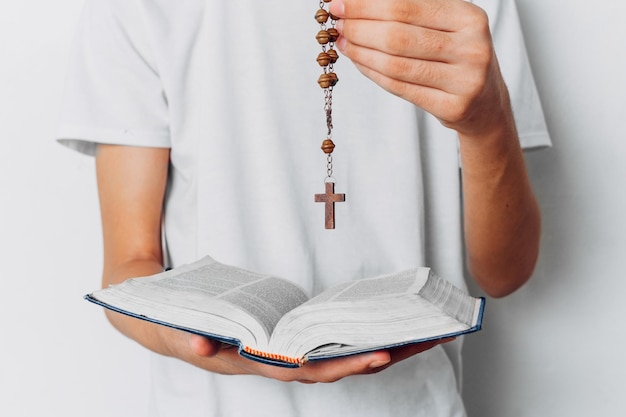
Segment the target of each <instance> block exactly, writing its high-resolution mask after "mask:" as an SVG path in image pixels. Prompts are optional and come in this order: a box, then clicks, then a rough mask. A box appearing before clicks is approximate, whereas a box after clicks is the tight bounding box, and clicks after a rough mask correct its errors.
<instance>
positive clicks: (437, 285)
mask: <svg viewBox="0 0 626 417" xmlns="http://www.w3.org/2000/svg"><path fill="white" fill-rule="evenodd" d="M85 298H86V299H87V300H88V301H91V302H93V303H95V304H98V305H100V306H103V307H105V308H108V309H111V310H113V311H117V312H119V313H122V314H126V315H129V316H132V317H135V318H139V319H142V320H147V321H150V322H153V323H157V324H160V325H164V326H169V327H173V328H176V329H179V330H183V331H187V332H192V333H196V334H199V335H203V336H206V337H209V338H212V339H215V340H218V341H221V342H222V343H226V344H231V345H235V346H237V347H238V349H239V353H240V354H241V355H242V356H244V357H247V358H249V359H253V360H257V361H260V362H264V363H267V364H271V365H278V366H286V367H298V366H302V365H304V364H305V363H306V362H308V361H314V360H322V359H330V358H335V357H340V356H346V355H354V354H358V353H363V352H369V351H375V350H385V349H391V348H394V347H398V346H404V345H407V344H413V343H420V342H425V341H430V340H437V339H443V338H449V337H455V336H458V335H462V334H466V333H472V332H475V331H478V330H480V328H481V325H482V318H483V311H484V306H485V299H484V298H482V297H480V298H475V297H472V296H470V295H468V294H466V293H465V292H463V291H462V290H460V289H458V288H456V287H454V286H453V285H452V284H451V283H449V282H448V281H446V280H444V279H442V278H440V277H438V276H437V275H436V274H435V273H434V272H433V271H432V270H431V269H430V268H424V267H421V268H415V269H411V270H407V271H403V272H399V273H395V274H389V275H382V276H378V277H373V278H365V279H360V280H356V281H350V282H346V283H343V284H340V285H338V286H335V287H333V288H330V289H328V290H326V291H324V292H322V293H321V294H319V295H317V296H315V297H313V298H310V299H309V297H308V295H307V294H306V292H305V291H304V290H303V289H301V288H300V287H299V286H298V285H296V284H294V283H292V282H290V281H288V280H285V279H281V278H277V277H273V276H267V275H263V274H259V273H256V272H252V271H248V270H245V269H242V268H238V267H234V266H230V265H225V264H222V263H220V262H217V261H215V260H214V259H212V258H211V257H208V256H207V257H204V258H202V259H200V260H198V261H196V262H194V263H190V264H187V265H183V266H181V267H178V268H176V269H172V270H169V271H165V272H161V273H158V274H155V275H152V276H149V277H141V278H130V279H128V280H126V281H124V282H122V283H120V284H116V285H112V286H110V287H108V288H105V289H102V290H99V291H95V292H93V293H91V294H88V295H86V296H85Z"/></svg>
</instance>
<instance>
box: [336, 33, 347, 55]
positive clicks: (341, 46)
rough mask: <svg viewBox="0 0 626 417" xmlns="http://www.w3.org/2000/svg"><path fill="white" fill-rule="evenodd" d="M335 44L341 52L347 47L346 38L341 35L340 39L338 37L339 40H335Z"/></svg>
mask: <svg viewBox="0 0 626 417" xmlns="http://www.w3.org/2000/svg"><path fill="white" fill-rule="evenodd" d="M335 46H336V47H337V49H339V51H340V52H343V51H344V50H345V49H346V38H344V37H343V36H340V37H339V39H337V42H335Z"/></svg>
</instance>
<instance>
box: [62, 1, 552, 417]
mask: <svg viewBox="0 0 626 417" xmlns="http://www.w3.org/2000/svg"><path fill="white" fill-rule="evenodd" d="M318 8H319V3H318V2H313V1H311V2H303V1H273V0H270V1H265V2H259V1H252V0H249V1H246V0H240V1H222V2H213V1H209V0H188V1H184V2H169V1H159V0H148V1H139V0H87V2H86V6H85V9H84V11H83V14H82V18H81V22H80V24H79V29H78V33H77V36H76V44H75V48H74V53H73V55H72V58H71V62H70V66H69V74H68V81H67V86H66V90H67V92H66V97H65V101H64V108H63V112H62V116H61V122H60V127H59V132H58V140H59V141H60V142H61V143H63V144H65V145H67V146H69V147H71V148H73V149H76V150H78V151H81V152H84V153H87V154H91V155H95V156H96V158H95V160H96V170H97V182H98V189H99V198H100V204H101V215H102V226H103V240H104V270H103V285H105V286H107V285H110V284H114V283H118V282H121V281H122V280H124V279H126V278H128V277H140V276H146V275H150V274H153V273H156V272H159V271H161V270H162V269H163V268H164V267H166V266H173V267H176V266H178V265H181V264H185V263H189V262H192V261H194V260H196V259H198V258H200V257H202V256H204V255H207V254H209V255H211V256H212V257H214V258H215V259H217V260H219V261H220V262H223V263H227V264H231V265H236V266H239V267H243V268H246V269H251V270H255V271H259V272H264V273H268V274H272V275H275V276H281V277H285V278H289V279H292V280H293V281H295V282H296V283H298V284H300V285H301V286H302V287H303V288H305V289H306V290H307V291H308V292H310V293H311V294H316V293H318V292H319V291H321V290H323V289H325V288H327V287H329V286H330V285H333V284H336V283H339V282H342V281H345V280H354V279H359V278H364V277H369V276H374V275H378V274H382V273H388V272H396V271H400V270H403V269H407V268H410V267H415V266H422V265H426V266H431V267H432V268H433V269H434V270H435V271H436V272H437V273H438V274H439V275H441V276H443V277H445V278H447V279H448V280H450V281H452V282H454V283H455V284H456V285H457V286H459V287H462V288H466V287H465V283H464V281H463V267H464V259H465V260H466V265H467V268H468V270H469V272H470V274H471V276H472V277H473V279H474V280H475V281H476V282H477V283H478V285H479V286H480V287H481V288H482V289H483V290H484V291H485V292H486V293H487V294H489V295H491V296H494V297H501V296H505V295H507V294H510V293H511V292H513V291H515V290H516V289H517V288H519V287H520V286H521V285H523V284H524V282H526V280H527V279H528V278H529V277H530V275H531V273H532V271H533V268H534V265H535V262H536V258H537V253H538V247H539V236H540V214H539V210H538V206H537V202H536V199H535V196H534V194H533V190H532V188H531V185H530V183H529V179H528V175H527V172H526V168H525V166H524V160H523V153H522V148H532V147H540V146H546V145H548V144H549V137H548V134H547V129H546V126H545V122H544V118H543V115H542V110H541V106H540V103H539V99H538V95H537V91H536V87H535V85H534V81H533V78H532V75H531V72H530V67H529V64H528V61H527V57H526V52H525V48H524V43H523V38H522V36H521V31H520V27H519V23H518V19H517V12H516V9H515V4H514V2H513V0H476V1H475V2H474V3H471V2H466V1H462V0H388V1H385V2H380V1H371V0H333V1H332V2H331V3H330V9H331V12H332V13H333V14H334V15H335V16H336V17H338V18H339V20H338V22H337V29H338V31H339V33H340V37H339V39H338V40H337V42H336V47H337V48H338V49H339V51H340V52H341V55H342V57H341V58H340V60H339V62H337V64H336V65H335V71H336V73H337V74H338V76H339V83H338V84H337V86H336V87H335V88H334V97H333V116H334V119H333V122H334V131H333V140H334V141H335V143H336V146H337V147H336V149H335V152H334V154H333V158H334V166H333V169H334V172H333V176H334V178H335V179H336V190H337V191H338V192H344V193H345V194H346V201H345V202H343V203H337V204H336V229H335V230H325V228H324V209H323V205H320V204H316V203H315V202H314V201H313V196H314V194H316V193H321V192H322V191H323V186H324V184H323V183H324V178H325V176H326V156H325V155H324V154H323V153H322V152H321V151H320V150H319V145H320V143H321V141H322V140H323V139H325V132H326V125H325V118H324V114H323V94H322V92H321V91H320V87H319V86H318V85H317V83H316V80H317V77H318V75H319V73H320V68H319V67H318V66H317V64H316V63H315V57H316V56H317V53H318V52H319V45H318V44H317V43H316V42H315V38H314V37H315V34H316V33H317V30H318V29H319V26H317V23H316V22H315V21H314V19H313V18H312V16H313V14H314V13H315V10H317V9H318ZM496 52H497V53H496ZM464 254H465V257H464ZM107 315H108V318H109V320H110V321H111V323H112V324H113V325H114V326H115V327H116V328H117V329H118V330H119V331H120V332H122V333H123V334H125V335H126V336H128V337H130V338H132V339H134V340H136V341H137V342H138V343H140V344H142V345H144V346H145V347H146V348H148V349H149V350H150V351H152V352H155V355H154V359H153V361H152V368H153V369H152V372H153V375H152V377H153V387H152V400H153V401H152V407H153V408H152V412H151V415H155V416H156V415H158V416H180V415H185V416H241V415H247V414H251V413H254V415H267V416H318V415H341V416H351V415H355V416H356V415H358V416H377V417H381V416H392V415H393V416H408V415H411V416H429V417H433V416H462V415H464V413H465V411H464V407H463V403H462V399H461V395H460V376H461V362H460V349H461V342H462V341H461V340H460V339H457V340H455V341H452V342H449V343H445V344H439V345H438V344H435V343H431V344H423V345H416V346H411V347H406V348H401V349H396V350H391V351H380V352H373V353H367V354H362V355H357V356H353V357H348V358H343V359H336V360H330V361H322V362H317V363H310V364H306V365H305V366H303V367H301V368H298V369H284V368H280V367H273V366H268V365H263V364H260V363H257V362H254V361H250V360H247V359H242V358H241V357H239V355H238V354H237V352H236V350H235V349H227V348H225V347H223V346H220V345H218V344H217V343H214V342H212V341H211V340H209V339H206V338H202V337H200V336H194V335H191V334H187V333H183V332H179V331H175V330H172V329H168V328H165V327H162V326H156V325H152V324H150V323H147V322H143V321H139V320H135V319H132V318H129V317H125V316H121V315H118V314H116V313H111V312H109V313H107Z"/></svg>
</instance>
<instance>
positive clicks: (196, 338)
mask: <svg viewBox="0 0 626 417" xmlns="http://www.w3.org/2000/svg"><path fill="white" fill-rule="evenodd" d="M188 342H189V347H190V348H191V350H192V352H193V353H195V354H196V355H198V356H202V357H211V356H215V355H216V354H217V353H218V352H219V351H220V343H219V342H217V341H215V340H211V339H208V338H206V337H204V336H200V335H197V334H190V335H189V339H188Z"/></svg>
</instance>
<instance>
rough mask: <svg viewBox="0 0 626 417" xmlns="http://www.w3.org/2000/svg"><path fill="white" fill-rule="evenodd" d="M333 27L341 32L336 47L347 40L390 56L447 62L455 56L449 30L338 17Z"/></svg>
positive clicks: (342, 45)
mask: <svg viewBox="0 0 626 417" xmlns="http://www.w3.org/2000/svg"><path fill="white" fill-rule="evenodd" d="M337 30H338V31H339V33H340V34H341V35H342V39H340V40H339V41H338V42H337V46H338V47H339V49H340V50H341V49H342V48H343V47H344V43H345V42H349V43H350V44H353V45H355V46H360V47H364V48H367V49H373V50H377V51H381V52H384V53H386V54H389V55H393V56H401V57H406V58H415V59H422V60H428V61H438V62H450V61H451V60H452V59H453V58H454V57H456V56H457V53H456V51H455V43H454V42H453V37H452V34H451V33H450V32H442V31H438V30H432V29H427V28H423V27H420V26H413V25H408V24H405V23H398V22H387V21H384V22H380V21H374V20H347V21H346V20H340V21H339V22H337ZM342 52H343V51H342Z"/></svg>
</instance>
